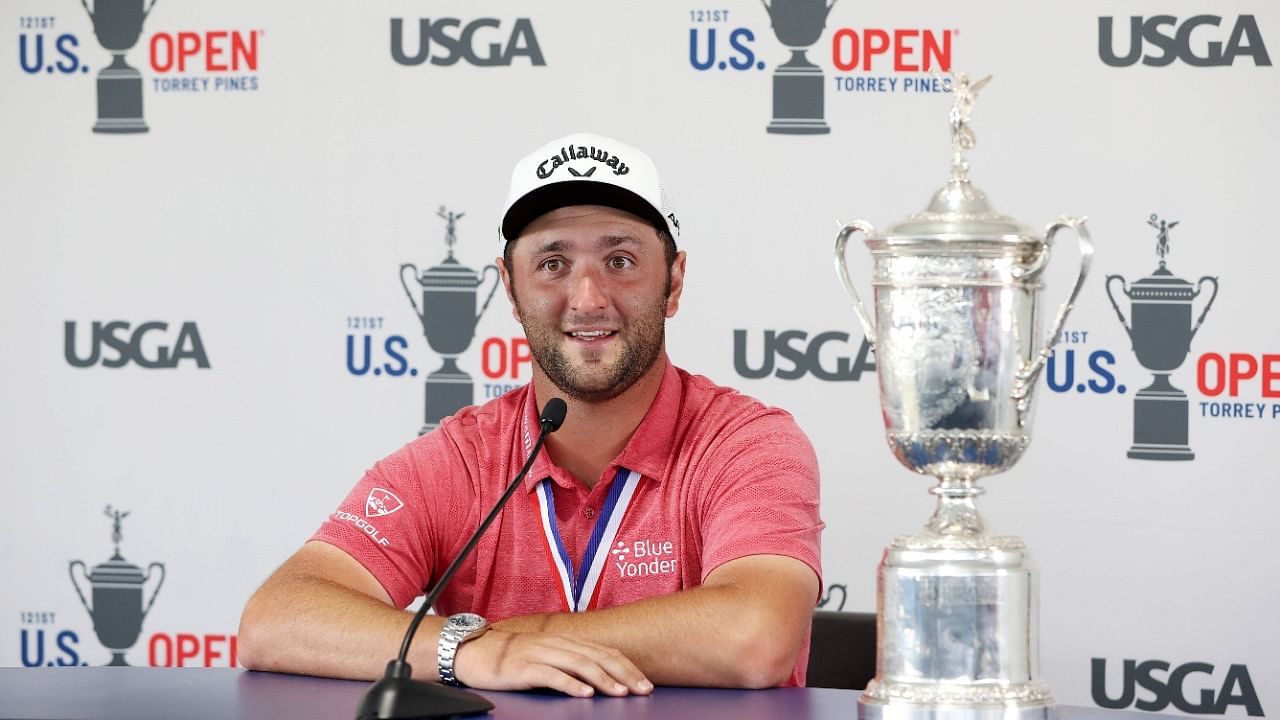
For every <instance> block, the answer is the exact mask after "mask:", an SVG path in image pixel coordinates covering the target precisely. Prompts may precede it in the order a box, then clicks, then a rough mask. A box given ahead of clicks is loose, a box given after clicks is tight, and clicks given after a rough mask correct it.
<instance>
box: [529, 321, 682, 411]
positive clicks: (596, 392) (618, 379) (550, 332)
mask: <svg viewBox="0 0 1280 720" xmlns="http://www.w3.org/2000/svg"><path fill="white" fill-rule="evenodd" d="M666 310H667V300H666V297H663V299H662V300H660V301H659V302H658V304H657V305H656V306H654V308H653V310H652V312H650V313H646V314H645V315H644V316H643V317H640V318H637V319H635V320H634V321H633V322H632V324H631V326H630V327H628V328H627V329H626V330H625V331H624V332H623V335H622V338H621V340H622V353H621V355H620V357H619V358H618V360H617V361H616V362H615V363H614V365H613V367H611V368H609V369H608V371H607V374H606V375H605V376H604V377H603V378H601V379H599V380H595V381H592V380H591V379H590V378H589V377H588V376H587V374H586V373H583V372H581V371H580V370H579V369H578V368H575V367H574V366H573V364H572V363H571V362H570V361H569V358H568V357H567V356H566V355H565V353H564V352H563V350H562V348H561V346H560V340H561V339H562V336H563V333H562V332H561V331H560V329H559V327H558V326H557V327H548V326H545V325H541V324H539V323H537V322H531V321H530V318H528V317H526V316H525V314H524V310H523V309H522V308H521V307H520V302H519V301H518V300H517V301H516V312H517V313H518V314H519V315H520V322H521V324H523V325H524V330H525V335H526V336H527V337H528V339H529V349H530V351H531V352H532V354H533V358H534V360H536V361H537V362H538V367H540V368H542V371H543V372H545V373H546V374H547V377H548V378H550V379H551V382H552V383H554V384H555V386H556V387H557V388H559V389H560V391H561V392H563V393H564V394H565V395H568V396H569V397H571V398H573V399H574V400H579V401H582V402H604V401H606V400H612V399H613V398H616V397H618V396H619V395H621V394H622V393H624V392H626V391H627V390H629V389H630V388H631V386H632V385H635V384H636V381H637V380H639V379H640V378H642V377H644V375H645V373H647V372H648V371H649V370H650V369H652V368H653V366H654V364H656V363H657V362H658V358H659V357H661V356H662V349H663V347H664V344H665V340H666Z"/></svg>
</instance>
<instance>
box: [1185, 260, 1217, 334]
mask: <svg viewBox="0 0 1280 720" xmlns="http://www.w3.org/2000/svg"><path fill="white" fill-rule="evenodd" d="M1206 282H1211V283H1213V294H1212V295H1210V296H1209V302H1208V303H1206V304H1205V306H1204V310H1201V311H1200V317H1199V318H1196V326H1195V327H1193V328H1191V337H1195V336H1196V331H1197V330H1199V329H1200V325H1201V324H1202V323H1203V322H1204V316H1205V315H1208V314H1209V308H1211V307H1213V301H1214V300H1217V299H1218V278H1216V277H1213V276H1211V275H1205V276H1204V277H1202V278H1200V280H1199V282H1197V283H1196V291H1195V292H1194V293H1193V294H1192V295H1191V297H1192V298H1195V297H1196V296H1198V295H1199V294H1200V286H1201V285H1203V284H1205V283H1206Z"/></svg>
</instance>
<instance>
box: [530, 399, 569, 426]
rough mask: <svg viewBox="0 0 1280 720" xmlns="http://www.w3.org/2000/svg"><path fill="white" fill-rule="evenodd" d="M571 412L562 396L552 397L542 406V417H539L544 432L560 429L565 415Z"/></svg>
mask: <svg viewBox="0 0 1280 720" xmlns="http://www.w3.org/2000/svg"><path fill="white" fill-rule="evenodd" d="M567 412H569V406H568V405H566V404H565V402H564V400H561V399H560V398H558V397H557V398H551V399H550V400H548V401H547V404H546V405H543V406H542V417H541V418H539V419H538V422H539V424H541V425H542V430H543V432H549V433H551V432H555V431H557V430H559V429H560V425H561V424H562V423H564V415H565V413H567Z"/></svg>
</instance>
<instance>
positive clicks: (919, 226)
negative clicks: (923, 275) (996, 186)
mask: <svg viewBox="0 0 1280 720" xmlns="http://www.w3.org/2000/svg"><path fill="white" fill-rule="evenodd" d="M950 80H951V92H952V93H953V94H954V95H955V100H954V102H953V104H952V107H951V149H952V161H951V179H950V180H948V181H947V184H946V185H943V186H942V188H941V189H939V190H938V191H937V192H936V193H934V195H933V198H932V199H931V200H930V201H929V206H928V207H927V208H925V210H924V211H923V212H918V213H915V214H913V215H910V216H908V217H907V218H906V219H905V220H903V221H902V222H899V223H897V224H896V225H893V226H892V227H890V228H889V231H888V232H887V233H885V236H884V238H883V241H882V242H879V243H875V245H872V242H870V241H869V242H868V245H872V250H876V249H878V248H877V247H876V245H879V246H880V247H881V248H883V247H884V246H886V245H894V246H902V245H928V244H939V245H940V246H942V247H953V246H955V245H957V244H960V243H980V244H983V245H988V246H989V245H991V244H992V243H995V244H996V245H997V246H998V247H1005V246H1021V245H1025V244H1038V243H1039V242H1040V240H1039V238H1038V237H1037V236H1036V235H1035V233H1034V232H1033V231H1032V230H1031V229H1030V228H1028V227H1026V226H1024V225H1022V224H1020V223H1018V222H1017V221H1016V220H1014V219H1013V218H1011V217H1009V216H1008V215H1002V214H1000V213H998V212H996V210H995V208H993V207H991V203H990V202H989V201H988V200H987V195H986V193H984V192H982V191H981V190H979V189H978V188H977V187H975V186H974V185H973V183H972V182H970V181H969V162H968V161H967V160H966V159H965V156H964V152H965V151H966V150H969V149H971V148H972V147H974V145H976V144H977V139H976V136H975V135H974V133H973V129H972V128H971V127H970V126H969V115H970V114H971V113H972V112H973V103H974V100H975V99H976V98H977V97H978V91H979V90H981V89H982V88H983V87H984V86H985V85H986V84H987V82H989V81H990V80H991V76H989V75H988V76H987V77H985V78H983V79H981V80H979V81H977V82H975V83H970V82H969V78H968V76H967V75H965V74H964V73H956V74H954V75H950Z"/></svg>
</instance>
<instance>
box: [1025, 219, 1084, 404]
mask: <svg viewBox="0 0 1280 720" xmlns="http://www.w3.org/2000/svg"><path fill="white" fill-rule="evenodd" d="M1085 220H1087V218H1073V217H1066V216H1065V215H1064V216H1063V217H1060V218H1058V219H1057V220H1056V221H1055V222H1054V223H1053V224H1051V225H1050V226H1049V227H1048V229H1046V230H1045V235H1044V244H1045V251H1044V253H1042V257H1046V256H1048V254H1049V247H1051V246H1052V245H1053V236H1054V235H1057V234H1058V231H1059V230H1061V229H1063V228H1071V229H1072V230H1074V231H1075V234H1076V238H1077V240H1079V243H1080V274H1079V275H1078V276H1076V284H1075V287H1073V288H1071V295H1070V296H1068V297H1067V299H1066V301H1065V302H1063V303H1062V304H1061V305H1059V306H1058V315H1057V317H1056V318H1054V320H1053V327H1052V328H1051V329H1050V330H1049V335H1048V337H1046V338H1045V341H1044V344H1043V345H1042V346H1041V347H1040V352H1038V353H1036V355H1035V359H1033V360H1032V361H1031V364H1030V365H1027V366H1026V367H1024V368H1023V369H1022V371H1021V372H1019V373H1018V379H1017V381H1016V382H1015V383H1014V385H1013V392H1012V393H1011V395H1012V396H1013V399H1014V400H1017V401H1018V412H1019V414H1021V413H1024V412H1026V410H1027V409H1028V407H1029V403H1028V398H1029V397H1030V395H1031V388H1032V387H1034V386H1035V382H1036V378H1037V377H1039V376H1040V371H1041V370H1042V369H1044V364H1045V362H1046V361H1048V359H1049V353H1050V352H1051V351H1052V350H1053V346H1054V345H1055V344H1057V342H1058V335H1059V334H1061V333H1062V326H1063V325H1064V324H1065V323H1066V322H1067V314H1068V313H1070V312H1071V309H1072V308H1073V307H1075V304H1076V297H1077V296H1078V295H1079V294H1080V288H1081V287H1083V286H1084V279H1085V278H1086V277H1088V275H1089V266H1090V265H1091V264H1092V263H1093V238H1092V237H1090V235H1089V230H1088V228H1086V227H1085V225H1084V223H1085ZM1043 263H1044V261H1043V260H1037V264H1040V265H1043ZM1033 267H1034V266H1033ZM1033 274H1034V273H1033Z"/></svg>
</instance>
